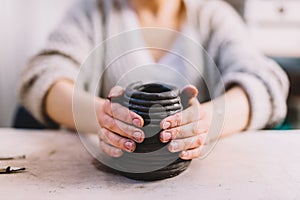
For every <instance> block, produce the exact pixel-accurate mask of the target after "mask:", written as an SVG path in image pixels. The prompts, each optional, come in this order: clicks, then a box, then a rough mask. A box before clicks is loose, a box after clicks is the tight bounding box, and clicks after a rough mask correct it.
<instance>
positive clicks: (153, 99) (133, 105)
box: [119, 82, 191, 181]
mask: <svg viewBox="0 0 300 200" xmlns="http://www.w3.org/2000/svg"><path fill="white" fill-rule="evenodd" d="M122 99H123V100H122V101H119V103H121V104H122V105H124V106H126V107H127V108H129V109H130V110H132V111H133V112H135V113H137V114H139V115H140V116H141V117H142V118H143V119H144V127H143V128H142V130H143V131H144V133H145V137H146V138H145V140H144V142H143V143H141V144H136V150H135V152H134V154H131V153H124V154H123V156H122V157H121V158H120V160H122V162H120V163H122V165H123V167H124V169H126V168H133V167H136V166H138V165H147V166H149V165H153V166H155V165H157V166H160V165H159V164H161V163H165V162H166V161H168V160H170V162H169V163H171V164H169V165H168V166H166V167H162V168H161V169H159V170H156V171H152V172H146V173H128V172H122V171H120V173H121V174H122V175H124V176H126V177H129V178H132V179H136V180H146V181H153V180H160V179H165V178H170V177H174V176H176V175H178V174H180V173H181V172H183V171H184V170H186V169H187V167H188V166H189V164H190V162H191V161H190V160H189V161H185V160H182V159H180V158H179V157H178V153H170V152H169V151H168V150H167V146H166V145H168V144H164V143H162V142H161V141H160V139H159V135H160V132H161V129H160V122H161V120H162V119H164V118H166V117H167V116H169V115H173V114H176V113H178V112H180V111H182V109H183V108H182V105H181V100H180V91H179V89H178V88H176V87H174V86H170V85H166V84H159V83H151V84H143V83H142V82H138V83H133V84H131V85H129V86H128V87H127V88H126V90H125V94H124V96H123V98H122ZM162 148H163V150H161V149H162ZM157 150H160V151H159V153H156V151H157ZM149 152H151V155H149V154H147V156H145V155H144V154H143V153H149ZM153 152H154V153H153ZM139 153H140V154H139ZM140 167H143V166H140ZM124 171H126V170H124Z"/></svg>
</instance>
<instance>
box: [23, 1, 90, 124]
mask: <svg viewBox="0 0 300 200" xmlns="http://www.w3.org/2000/svg"><path fill="white" fill-rule="evenodd" d="M87 9H88V8H87V5H86V4H85V3H84V1H80V2H77V3H76V4H75V5H74V6H73V7H72V8H71V9H70V11H69V12H68V13H67V15H66V16H65V18H64V19H63V20H62V22H61V23H60V24H59V25H58V26H57V28H56V29H55V30H54V31H53V32H52V33H51V34H50V36H49V38H48V41H47V44H46V46H45V47H44V48H43V49H41V50H40V51H39V53H38V54H37V55H36V56H35V57H33V58H32V59H31V60H30V61H29V62H28V64H27V66H26V68H25V70H24V72H23V74H22V76H21V79H20V86H19V99H20V101H21V103H22V104H23V105H24V106H25V108H26V109H28V110H29V111H30V112H31V113H32V114H33V116H34V117H35V118H36V119H38V120H39V121H40V122H42V123H43V124H45V125H46V126H48V127H53V126H56V125H57V124H55V123H54V122H53V121H52V120H50V118H49V117H47V115H46V113H45V108H44V100H45V96H46V94H47V92H48V90H49V89H50V87H51V86H52V85H53V84H54V83H55V82H56V81H57V80H60V79H70V80H73V81H74V80H75V79H76V77H77V74H78V71H79V67H80V65H81V63H82V62H83V61H84V59H85V57H86V56H87V55H88V53H89V51H90V50H91V48H92V43H93V37H92V35H93V28H92V23H91V18H90V17H89V13H88V10H87ZM58 98H59V97H58Z"/></svg>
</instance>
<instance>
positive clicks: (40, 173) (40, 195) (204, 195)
mask: <svg viewBox="0 0 300 200" xmlns="http://www.w3.org/2000/svg"><path fill="white" fill-rule="evenodd" d="M0 138H1V139H0V157H1V156H14V155H22V154H26V156H27V157H26V159H25V160H15V161H0V167H4V166H8V165H10V166H18V167H23V166H25V167H26V168H27V171H26V172H24V173H18V174H4V175H3V174H0V199H10V200H14V199H31V200H32V199H121V198H122V199H143V200H144V199H151V200H153V199H200V198H201V199H222V200H223V199H251V200H254V199H300V131H297V130H295V131H282V132H280V131H260V132H246V133H241V134H238V135H234V136H230V137H227V138H224V139H222V140H220V141H219V143H218V144H217V145H216V147H215V148H214V150H213V151H212V152H211V153H210V154H209V156H208V157H206V158H205V159H202V160H200V159H199V160H194V161H193V162H192V164H191V166H190V167H189V168H188V170H187V171H185V172H184V173H182V174H181V175H179V176H177V177H174V178H171V179H167V180H162V181H155V182H141V181H134V180H130V179H127V178H125V177H122V176H119V175H116V174H112V173H108V172H105V171H103V170H102V171H101V170H99V167H97V164H95V161H94V159H93V157H92V156H91V155H90V154H89V153H88V152H87V151H86V150H85V149H84V147H83V145H82V144H81V141H80V139H79V137H78V135H77V134H75V133H69V132H67V131H32V130H27V131H25V130H14V129H0Z"/></svg>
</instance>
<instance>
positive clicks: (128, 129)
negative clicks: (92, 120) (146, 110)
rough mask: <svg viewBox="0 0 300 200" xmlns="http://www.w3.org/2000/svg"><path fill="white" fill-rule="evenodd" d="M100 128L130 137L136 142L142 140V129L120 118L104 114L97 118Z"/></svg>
mask: <svg viewBox="0 0 300 200" xmlns="http://www.w3.org/2000/svg"><path fill="white" fill-rule="evenodd" d="M99 122H100V125H101V127H102V128H105V129H107V130H109V131H111V132H114V133H116V134H119V135H120V136H123V137H126V138H129V139H132V140H134V141H136V142H138V143H141V142H143V141H144V138H145V134H144V133H143V131H142V130H140V129H138V128H136V127H134V126H131V125H128V124H126V123H124V122H122V121H120V120H117V119H114V118H112V117H111V116H109V115H104V116H102V117H101V118H100V119H99Z"/></svg>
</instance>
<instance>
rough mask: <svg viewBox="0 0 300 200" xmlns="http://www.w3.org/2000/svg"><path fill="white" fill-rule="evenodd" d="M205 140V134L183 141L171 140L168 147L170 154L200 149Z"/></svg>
mask: <svg viewBox="0 0 300 200" xmlns="http://www.w3.org/2000/svg"><path fill="white" fill-rule="evenodd" d="M205 139H206V134H202V135H197V136H193V137H189V138H185V139H178V140H172V141H171V142H170V144H169V146H168V149H169V151H170V152H172V153H175V152H180V151H185V150H189V149H194V148H198V147H200V146H201V145H202V144H204V142H205Z"/></svg>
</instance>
